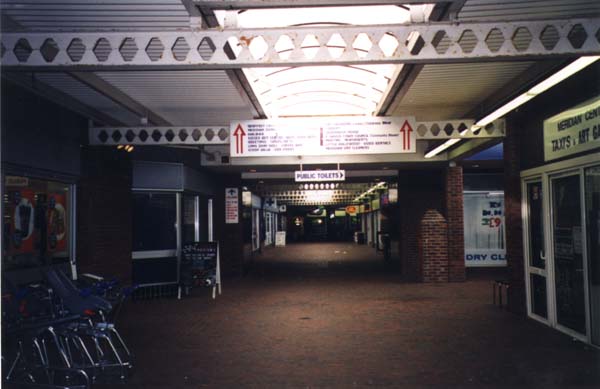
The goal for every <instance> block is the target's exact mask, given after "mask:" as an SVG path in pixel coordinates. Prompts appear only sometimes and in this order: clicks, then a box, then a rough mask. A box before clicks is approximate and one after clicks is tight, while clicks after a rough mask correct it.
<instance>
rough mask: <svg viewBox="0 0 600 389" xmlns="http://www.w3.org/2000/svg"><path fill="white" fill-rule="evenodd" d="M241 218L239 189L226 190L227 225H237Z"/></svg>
mask: <svg viewBox="0 0 600 389" xmlns="http://www.w3.org/2000/svg"><path fill="white" fill-rule="evenodd" d="M239 216H240V215H239V205H238V189H237V188H225V223H226V224H236V223H238V221H239Z"/></svg>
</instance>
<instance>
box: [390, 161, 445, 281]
mask: <svg viewBox="0 0 600 389" xmlns="http://www.w3.org/2000/svg"><path fill="white" fill-rule="evenodd" d="M398 205H399V206H398V213H399V222H400V226H399V237H398V239H399V241H400V257H401V269H402V275H403V276H404V278H405V279H407V280H411V281H419V280H421V278H422V277H421V270H422V267H421V264H420V262H419V257H418V256H419V252H418V247H419V246H418V242H417V240H418V232H419V225H420V221H421V219H422V218H423V215H424V214H425V212H427V211H428V210H430V209H431V210H437V211H439V212H442V209H443V205H444V184H443V176H442V172H441V171H439V170H431V171H427V172H424V171H401V172H400V173H399V175H398Z"/></svg>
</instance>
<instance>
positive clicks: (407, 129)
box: [400, 120, 413, 150]
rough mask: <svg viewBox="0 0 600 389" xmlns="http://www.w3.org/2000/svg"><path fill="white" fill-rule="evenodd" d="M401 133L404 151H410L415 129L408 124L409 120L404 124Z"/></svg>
mask: <svg viewBox="0 0 600 389" xmlns="http://www.w3.org/2000/svg"><path fill="white" fill-rule="evenodd" d="M400 132H401V133H402V149H403V150H410V133H411V132H413V129H412V127H411V126H410V124H409V123H408V120H405V121H404V124H403V125H402V127H401V128H400Z"/></svg>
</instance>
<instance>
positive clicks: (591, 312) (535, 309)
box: [522, 156, 600, 345]
mask: <svg viewBox="0 0 600 389" xmlns="http://www.w3.org/2000/svg"><path fill="white" fill-rule="evenodd" d="M599 162H600V161H598V157H597V156H587V157H581V158H576V159H572V160H569V161H563V162H559V163H555V164H551V165H546V166H544V167H542V168H537V169H532V170H529V171H525V172H523V174H522V177H523V181H522V191H523V194H524V195H523V199H524V201H523V216H524V218H523V220H524V224H525V225H524V231H525V233H524V235H525V236H524V239H525V256H526V267H525V268H526V283H527V292H528V293H527V308H528V314H529V316H530V317H532V318H535V319H537V320H540V321H543V322H545V323H547V324H548V325H550V326H552V327H556V328H557V329H559V330H561V331H563V332H566V333H568V334H570V335H572V336H574V337H576V338H579V339H581V340H583V341H587V342H589V343H593V344H595V345H600V274H599V273H600V270H599V268H600V249H599V247H600V234H599V231H600V228H599V227H600V163H599Z"/></svg>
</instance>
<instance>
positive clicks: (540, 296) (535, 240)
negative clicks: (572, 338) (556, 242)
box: [525, 180, 548, 321]
mask: <svg viewBox="0 0 600 389" xmlns="http://www.w3.org/2000/svg"><path fill="white" fill-rule="evenodd" d="M525 188H526V193H527V203H526V206H527V209H526V220H527V229H526V234H527V238H528V239H526V242H527V246H528V247H527V251H526V255H527V266H526V269H527V280H526V281H527V285H528V296H527V298H528V299H529V304H528V307H529V314H530V315H531V316H534V317H536V318H538V319H542V320H544V321H546V320H547V319H548V291H547V277H548V274H547V269H546V248H545V245H544V211H543V191H542V181H541V180H535V181H530V182H527V183H525Z"/></svg>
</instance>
